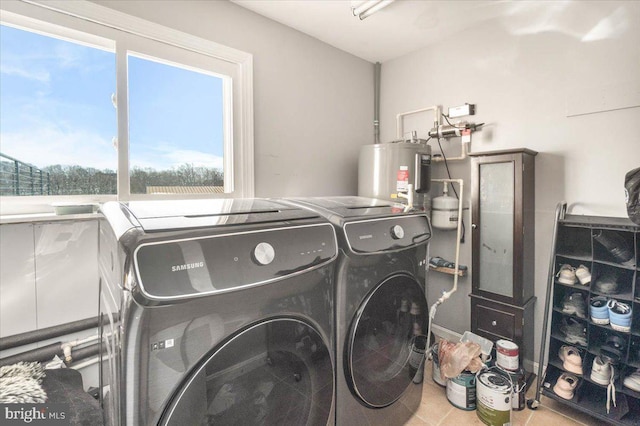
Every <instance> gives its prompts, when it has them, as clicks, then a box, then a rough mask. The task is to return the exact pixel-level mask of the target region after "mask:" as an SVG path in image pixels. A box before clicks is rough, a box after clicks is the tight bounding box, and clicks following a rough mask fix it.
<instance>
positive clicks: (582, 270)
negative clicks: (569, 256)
mask: <svg viewBox="0 0 640 426" xmlns="http://www.w3.org/2000/svg"><path fill="white" fill-rule="evenodd" d="M576 278H578V281H580V284H582V285H588V284H589V283H590V282H591V272H589V268H587V267H586V266H584V265H580V266H578V267H577V268H576Z"/></svg>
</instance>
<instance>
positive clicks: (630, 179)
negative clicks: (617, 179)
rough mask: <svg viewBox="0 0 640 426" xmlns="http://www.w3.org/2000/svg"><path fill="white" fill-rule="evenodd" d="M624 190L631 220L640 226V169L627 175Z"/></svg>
mask: <svg viewBox="0 0 640 426" xmlns="http://www.w3.org/2000/svg"><path fill="white" fill-rule="evenodd" d="M624 190H625V200H626V204H627V214H628V215H629V219H631V220H632V221H633V222H634V223H637V224H638V225H640V167H638V168H637V169H633V170H630V171H629V172H628V173H627V174H626V175H625V177H624Z"/></svg>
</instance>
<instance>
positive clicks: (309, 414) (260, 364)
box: [160, 318, 334, 426]
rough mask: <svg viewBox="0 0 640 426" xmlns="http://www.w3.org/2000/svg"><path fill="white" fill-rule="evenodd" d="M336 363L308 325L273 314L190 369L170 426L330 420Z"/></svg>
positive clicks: (168, 417)
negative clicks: (271, 317) (272, 317)
mask: <svg viewBox="0 0 640 426" xmlns="http://www.w3.org/2000/svg"><path fill="white" fill-rule="evenodd" d="M333 388H334V386H333V364H332V362H331V356H330V354H329V349H328V347H327V345H326V344H325V343H324V342H323V339H322V337H321V336H320V334H318V332H317V331H316V330H315V329H314V328H312V327H311V326H309V325H308V324H306V323H304V322H302V321H299V320H296V319H290V318H279V319H275V320H269V321H266V322H263V323H260V324H256V325H254V326H253V327H250V328H248V329H245V330H244V331H242V332H240V333H238V334H236V335H234V336H233V337H231V338H229V339H227V341H226V342H225V343H224V344H222V345H221V346H220V347H218V348H216V349H214V350H213V351H212V353H210V354H209V355H208V356H207V357H205V359H204V360H203V362H202V363H201V364H200V365H199V367H197V368H196V369H195V371H194V372H193V373H192V374H190V375H189V377H188V378H187V380H186V381H185V382H184V384H183V385H182V386H181V388H180V389H179V390H178V391H177V392H176V393H175V395H174V397H173V399H172V401H171V402H170V404H169V405H168V407H167V409H166V410H165V413H164V414H163V417H162V421H161V422H160V424H164V425H180V426H182V425H207V424H216V425H217V424H220V425H243V426H245V425H296V426H297V425H326V424H327V422H328V420H329V418H330V417H331V416H332V405H333Z"/></svg>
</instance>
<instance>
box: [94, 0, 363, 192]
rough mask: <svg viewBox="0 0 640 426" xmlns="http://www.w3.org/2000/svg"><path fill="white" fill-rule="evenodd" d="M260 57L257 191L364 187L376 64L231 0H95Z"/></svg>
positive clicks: (257, 60)
mask: <svg viewBox="0 0 640 426" xmlns="http://www.w3.org/2000/svg"><path fill="white" fill-rule="evenodd" d="M95 3H98V4H100V5H102V6H107V7H110V8H113V9H117V10H119V11H121V12H125V13H128V14H131V15H135V16H138V17H140V18H143V19H147V20H149V21H153V22H155V23H159V24H161V25H165V26H167V27H171V28H175V29H178V30H180V31H184V32H188V33H191V34H194V35H196V36H199V37H202V38H205V39H209V40H213V41H215V42H217V43H221V44H224V45H227V46H230V47H233V48H236V49H240V50H243V51H245V52H248V53H251V54H253V55H254V58H253V59H254V109H255V167H256V170H255V171H256V196H258V197H272V196H293V195H295V196H300V195H344V194H354V193H355V192H356V190H357V157H358V149H359V146H360V145H362V144H366V143H371V141H372V140H373V65H372V64H371V63H369V62H367V61H364V60H362V59H359V58H356V57H355V56H352V55H350V54H347V53H345V52H343V51H340V50H338V49H336V48H333V47H331V46H329V45H327V44H325V43H322V42H320V41H318V40H316V39H314V38H312V37H309V36H307V35H305V34H302V33H300V32H298V31H296V30H293V29H291V28H289V27H286V26H284V25H282V24H279V23H277V22H275V21H272V20H269V19H267V18H264V17H262V16H260V15H258V14H255V13H253V12H250V11H248V10H247V9H243V8H241V7H239V6H237V5H235V4H233V3H230V2H227V1H126V2H123V1H95Z"/></svg>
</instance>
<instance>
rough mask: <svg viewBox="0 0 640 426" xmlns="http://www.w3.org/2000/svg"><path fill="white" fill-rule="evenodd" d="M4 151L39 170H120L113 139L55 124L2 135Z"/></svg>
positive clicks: (2, 149) (0, 135)
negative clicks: (58, 167) (62, 167)
mask: <svg viewBox="0 0 640 426" xmlns="http://www.w3.org/2000/svg"><path fill="white" fill-rule="evenodd" d="M0 140H1V141H2V144H1V147H0V149H1V151H2V153H3V154H6V155H9V156H11V157H13V158H15V159H17V160H20V161H22V162H25V163H28V164H33V165H35V166H37V167H40V168H42V167H46V166H51V165H55V164H61V165H80V166H83V167H95V168H97V169H101V170H102V169H110V170H115V169H116V168H117V154H116V151H115V149H113V146H112V144H111V141H110V140H107V139H106V138H104V137H102V136H101V135H98V134H96V133H92V132H90V131H87V130H84V129H78V130H73V131H62V130H60V129H58V128H56V127H55V126H53V125H41V126H38V127H35V128H33V129H28V130H27V129H24V130H22V131H18V132H6V133H5V132H3V133H1V134H0Z"/></svg>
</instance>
